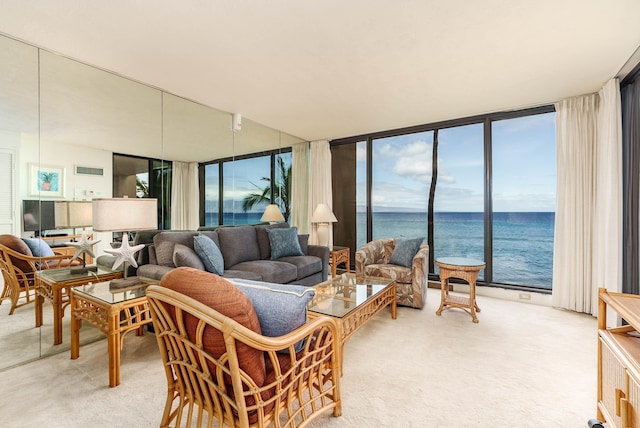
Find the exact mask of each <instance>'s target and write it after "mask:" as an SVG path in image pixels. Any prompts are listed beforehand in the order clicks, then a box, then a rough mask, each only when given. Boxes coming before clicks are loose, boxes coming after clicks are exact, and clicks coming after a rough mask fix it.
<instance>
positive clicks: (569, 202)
mask: <svg viewBox="0 0 640 428" xmlns="http://www.w3.org/2000/svg"><path fill="white" fill-rule="evenodd" d="M621 147H622V142H621V115H620V91H619V86H618V83H617V81H612V82H610V83H608V84H607V85H606V86H605V87H604V88H603V90H602V91H601V92H600V93H599V94H591V95H584V96H579V97H574V98H570V99H567V100H563V101H560V102H559V103H557V104H556V163H557V194H556V197H557V206H556V228H555V242H554V261H553V305H554V306H556V307H561V308H565V309H570V310H573V311H577V312H585V313H590V314H593V315H595V314H596V313H597V292H598V287H607V288H612V289H619V287H620V278H621V272H622V266H621V261H620V260H621V258H620V251H621V245H622V244H621V242H622V241H621V237H622V236H621V235H622V234H621V210H622V184H621V177H622V175H621V170H620V168H621Z"/></svg>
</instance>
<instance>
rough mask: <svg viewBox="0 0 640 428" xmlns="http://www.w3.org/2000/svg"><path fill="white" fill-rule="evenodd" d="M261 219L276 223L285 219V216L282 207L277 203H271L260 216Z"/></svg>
mask: <svg viewBox="0 0 640 428" xmlns="http://www.w3.org/2000/svg"><path fill="white" fill-rule="evenodd" d="M260 221H268V222H269V224H276V223H277V222H279V221H284V216H283V215H282V211H280V207H279V206H277V205H276V204H269V205H267V208H266V209H265V210H264V214H262V217H260Z"/></svg>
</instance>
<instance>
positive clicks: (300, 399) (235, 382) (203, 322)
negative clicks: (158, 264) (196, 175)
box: [147, 267, 342, 428]
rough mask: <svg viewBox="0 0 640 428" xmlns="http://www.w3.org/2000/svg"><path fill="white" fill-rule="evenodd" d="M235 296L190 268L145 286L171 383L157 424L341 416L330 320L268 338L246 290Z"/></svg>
mask: <svg viewBox="0 0 640 428" xmlns="http://www.w3.org/2000/svg"><path fill="white" fill-rule="evenodd" d="M247 287H250V286H247ZM300 287H302V286H300ZM261 288H264V287H263V286H260V287H257V288H255V289H253V292H259V291H258V290H260V289H261ZM303 288H306V287H303ZM240 290H241V289H240V288H238V284H232V283H231V282H229V281H228V280H226V279H224V278H222V277H219V276H217V275H214V274H211V273H208V272H203V271H200V270H197V269H192V268H187V267H179V268H176V269H173V270H172V271H170V272H169V273H167V274H165V275H164V277H163V278H162V281H161V283H160V285H159V286H156V285H150V286H149V287H148V288H147V299H148V301H149V305H150V310H151V317H152V319H153V325H154V329H155V332H156V337H157V339H158V344H159V348H160V354H161V356H162V360H163V363H164V364H163V365H164V370H165V375H166V377H167V383H168V391H167V399H166V402H165V409H164V413H163V415H162V420H161V421H160V426H163V427H164V426H176V427H179V426H185V425H186V426H192V424H194V423H195V424H196V425H197V426H208V427H211V426H216V427H223V426H229V427H247V428H248V427H258V426H259V427H267V426H278V427H290V428H293V427H296V426H304V425H306V424H307V423H308V422H309V421H311V420H313V419H315V418H316V417H317V416H319V415H322V413H323V412H325V411H327V410H332V411H333V415H334V416H340V414H341V411H342V410H341V400H340V372H339V370H340V365H339V364H340V358H341V355H340V346H339V342H340V338H339V332H338V330H337V327H336V324H335V322H334V321H333V320H332V319H330V318H329V317H324V316H323V317H318V318H314V319H313V320H311V321H306V322H305V321H304V320H303V321H302V325H301V326H299V327H297V328H294V329H293V330H292V331H289V333H286V334H284V335H280V336H269V337H268V336H265V335H263V334H267V333H265V332H267V331H268V328H266V326H265V325H264V322H265V319H264V318H263V317H259V316H258V314H259V313H261V312H259V311H257V310H256V309H255V307H254V305H253V303H252V301H251V300H250V298H249V297H248V296H249V295H250V294H251V293H249V294H245V292H243V291H240ZM245 291H247V290H245ZM312 296H313V295H311V296H310V297H312ZM290 297H291V295H290ZM254 303H255V301H254ZM272 306H274V305H272ZM282 306H285V307H288V306H289V305H287V304H284V305H282ZM256 307H257V306H256ZM302 310H303V314H305V318H306V303H305V304H304V306H302ZM279 320H281V318H280V317H277V318H276V321H279Z"/></svg>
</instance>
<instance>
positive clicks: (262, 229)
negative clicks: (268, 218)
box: [255, 223, 289, 260]
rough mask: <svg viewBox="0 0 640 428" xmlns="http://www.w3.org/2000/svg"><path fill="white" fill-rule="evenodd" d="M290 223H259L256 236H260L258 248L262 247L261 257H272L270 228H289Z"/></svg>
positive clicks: (264, 258) (263, 258) (265, 258)
mask: <svg viewBox="0 0 640 428" xmlns="http://www.w3.org/2000/svg"><path fill="white" fill-rule="evenodd" d="M288 227H289V224H288V223H276V224H266V225H258V226H255V228H256V237H257V238H258V248H259V249H260V258H261V259H262V260H267V259H270V258H271V243H270V242H269V232H268V230H269V229H281V228H288Z"/></svg>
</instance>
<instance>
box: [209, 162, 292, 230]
mask: <svg viewBox="0 0 640 428" xmlns="http://www.w3.org/2000/svg"><path fill="white" fill-rule="evenodd" d="M200 177H201V180H203V185H202V186H201V189H203V190H202V196H201V197H202V202H203V204H202V205H203V206H204V207H205V210H204V213H203V217H202V220H201V223H202V224H203V225H204V226H217V225H221V224H225V225H231V224H255V223H259V222H260V217H262V214H263V212H264V210H265V208H266V206H267V205H268V204H271V203H273V204H277V205H278V206H279V207H280V209H281V211H282V213H283V216H285V218H287V217H288V216H289V213H290V209H291V202H290V200H289V195H290V194H291V151H289V150H277V151H273V152H267V153H265V152H261V153H258V154H255V155H247V156H243V157H241V158H229V159H221V160H215V161H211V162H208V163H204V164H201V174H200ZM287 220H288V219H287Z"/></svg>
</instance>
